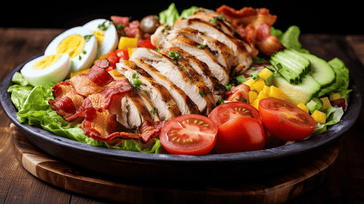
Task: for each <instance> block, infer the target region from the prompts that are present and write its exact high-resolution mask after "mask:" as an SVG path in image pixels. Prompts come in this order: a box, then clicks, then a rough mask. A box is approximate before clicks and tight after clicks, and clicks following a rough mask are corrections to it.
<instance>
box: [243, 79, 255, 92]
mask: <svg viewBox="0 0 364 204" xmlns="http://www.w3.org/2000/svg"><path fill="white" fill-rule="evenodd" d="M254 82H255V80H254V79H253V78H250V79H248V80H247V81H245V82H244V83H243V84H245V85H248V86H249V87H250V90H252V84H253V83H254Z"/></svg>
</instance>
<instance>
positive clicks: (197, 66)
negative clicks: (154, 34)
mask: <svg viewBox="0 0 364 204" xmlns="http://www.w3.org/2000/svg"><path fill="white" fill-rule="evenodd" d="M173 52H175V53H178V54H179V55H180V58H179V59H178V60H177V62H178V66H182V67H185V68H186V69H187V70H190V71H189V73H190V74H191V75H193V76H199V77H201V79H202V81H203V82H204V83H205V85H206V86H207V87H208V88H209V90H210V92H211V93H212V95H213V97H214V103H215V104H216V102H217V101H218V100H219V98H220V97H221V96H222V95H223V94H224V93H225V91H226V88H225V86H224V85H222V84H221V83H220V82H219V81H218V80H217V79H216V77H214V76H213V74H212V73H211V70H210V69H209V67H208V66H207V65H206V64H205V63H203V62H202V61H200V60H198V59H197V58H196V57H195V56H193V55H191V54H189V53H188V52H185V51H183V50H182V49H180V48H178V47H171V48H167V49H162V50H161V53H162V54H165V55H167V56H169V55H170V53H173Z"/></svg>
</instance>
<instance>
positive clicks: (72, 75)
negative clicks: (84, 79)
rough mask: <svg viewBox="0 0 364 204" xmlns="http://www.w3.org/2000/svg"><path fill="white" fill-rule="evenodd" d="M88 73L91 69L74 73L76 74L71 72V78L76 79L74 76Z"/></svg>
mask: <svg viewBox="0 0 364 204" xmlns="http://www.w3.org/2000/svg"><path fill="white" fill-rule="evenodd" d="M88 71H90V69H84V70H80V71H74V72H71V75H70V77H71V78H72V77H74V76H77V75H79V74H86V73H87V72H88Z"/></svg>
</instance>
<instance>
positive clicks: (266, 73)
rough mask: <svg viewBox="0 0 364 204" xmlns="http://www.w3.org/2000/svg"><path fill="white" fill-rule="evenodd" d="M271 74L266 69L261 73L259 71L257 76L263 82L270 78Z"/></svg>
mask: <svg viewBox="0 0 364 204" xmlns="http://www.w3.org/2000/svg"><path fill="white" fill-rule="evenodd" d="M272 74H273V73H272V72H271V71H270V70H269V69H267V68H264V69H263V70H262V71H260V72H259V73H258V76H259V77H260V78H261V79H264V80H267V79H268V78H269V77H270V76H272Z"/></svg>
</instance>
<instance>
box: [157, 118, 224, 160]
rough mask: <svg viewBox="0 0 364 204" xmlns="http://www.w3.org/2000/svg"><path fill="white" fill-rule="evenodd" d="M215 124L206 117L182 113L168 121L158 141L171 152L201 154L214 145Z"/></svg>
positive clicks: (208, 150)
mask: <svg viewBox="0 0 364 204" xmlns="http://www.w3.org/2000/svg"><path fill="white" fill-rule="evenodd" d="M216 134H217V125H216V124H215V123H214V122H213V121H212V120H211V119H209V118H208V117H205V116H202V115H196V114H189V115H182V116H178V117H176V118H173V119H172V120H170V121H168V122H167V123H166V124H165V125H164V126H163V128H162V130H161V133H160V136H159V137H160V141H161V143H162V145H163V147H164V149H165V150H167V152H169V153H171V154H188V155H203V154H207V153H209V152H210V151H211V150H212V149H213V148H214V146H215V142H216Z"/></svg>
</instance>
